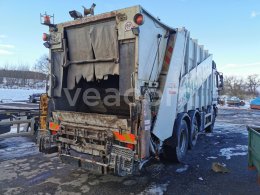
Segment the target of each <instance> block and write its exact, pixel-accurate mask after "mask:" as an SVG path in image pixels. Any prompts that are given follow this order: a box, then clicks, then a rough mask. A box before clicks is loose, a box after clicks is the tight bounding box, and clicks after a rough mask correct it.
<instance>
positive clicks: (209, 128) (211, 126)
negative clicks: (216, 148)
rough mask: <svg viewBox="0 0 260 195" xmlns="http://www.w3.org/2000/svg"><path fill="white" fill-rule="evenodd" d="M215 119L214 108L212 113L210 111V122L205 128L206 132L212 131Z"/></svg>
mask: <svg viewBox="0 0 260 195" xmlns="http://www.w3.org/2000/svg"><path fill="white" fill-rule="evenodd" d="M215 120H216V112H215V110H214V111H213V113H212V123H211V125H209V126H208V127H207V128H205V132H206V133H212V132H213V129H214V124H215Z"/></svg>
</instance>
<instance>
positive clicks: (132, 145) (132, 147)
mask: <svg viewBox="0 0 260 195" xmlns="http://www.w3.org/2000/svg"><path fill="white" fill-rule="evenodd" d="M126 147H127V148H129V149H131V150H134V149H135V145H134V144H126Z"/></svg>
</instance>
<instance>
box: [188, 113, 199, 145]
mask: <svg viewBox="0 0 260 195" xmlns="http://www.w3.org/2000/svg"><path fill="white" fill-rule="evenodd" d="M199 131H200V128H199V125H198V120H197V117H196V116H195V115H193V117H192V119H191V130H190V134H189V149H192V148H193V147H194V146H195V145H196V143H197V139H198V134H199Z"/></svg>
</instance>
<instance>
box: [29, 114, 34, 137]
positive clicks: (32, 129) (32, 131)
mask: <svg viewBox="0 0 260 195" xmlns="http://www.w3.org/2000/svg"><path fill="white" fill-rule="evenodd" d="M34 124H35V119H34V117H33V118H31V123H30V127H31V134H32V135H33V134H34Z"/></svg>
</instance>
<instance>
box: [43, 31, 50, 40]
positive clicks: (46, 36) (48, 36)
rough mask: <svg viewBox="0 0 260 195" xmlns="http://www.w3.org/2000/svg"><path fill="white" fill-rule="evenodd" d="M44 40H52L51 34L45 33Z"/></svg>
mask: <svg viewBox="0 0 260 195" xmlns="http://www.w3.org/2000/svg"><path fill="white" fill-rule="evenodd" d="M42 40H43V41H49V40H50V35H48V34H47V33H43V35H42Z"/></svg>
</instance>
